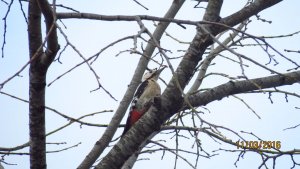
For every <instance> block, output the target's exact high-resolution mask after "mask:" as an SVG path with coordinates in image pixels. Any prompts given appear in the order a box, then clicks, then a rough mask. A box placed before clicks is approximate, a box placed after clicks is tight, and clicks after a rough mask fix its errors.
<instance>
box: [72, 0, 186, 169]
mask: <svg viewBox="0 0 300 169" xmlns="http://www.w3.org/2000/svg"><path fill="white" fill-rule="evenodd" d="M184 1H185V0H180V1H174V2H173V3H172V5H171V7H170V9H169V10H168V11H167V13H166V14H165V16H164V18H174V17H175V15H176V14H177V12H178V11H179V9H180V8H181V6H182V4H183V3H184ZM169 24H170V23H168V22H161V23H159V24H158V26H157V27H156V29H155V31H154V33H153V37H154V38H155V39H156V40H157V41H159V40H160V38H161V37H162V35H163V33H164V32H165V30H166V29H167V27H168V25H169ZM155 48H156V46H155V45H153V44H152V43H148V44H147V46H146V48H145V51H144V53H143V56H147V57H151V56H152V54H153V52H154V50H155ZM147 57H141V58H140V61H139V63H138V66H137V68H136V70H135V73H134V75H133V78H132V80H131V82H130V85H129V87H128V89H127V91H126V93H125V95H124V97H123V99H122V101H121V102H120V105H119V107H118V109H117V111H116V113H115V115H114V116H113V118H112V120H111V122H110V123H109V125H108V127H107V129H106V130H105V132H104V134H103V135H102V136H101V138H100V139H99V140H98V141H97V142H96V144H95V145H94V147H93V148H92V150H91V151H90V152H89V153H88V155H87V156H86V157H85V159H84V160H83V161H82V162H81V164H80V165H79V166H78V169H86V168H90V167H91V166H92V165H93V164H94V163H95V161H96V160H97V158H99V156H100V155H101V154H102V152H103V151H104V149H105V148H106V147H107V146H108V144H109V142H110V141H111V139H112V137H113V136H114V134H115V132H116V130H117V129H118V126H119V124H120V122H121V120H122V118H123V117H124V115H125V113H126V110H127V108H128V105H129V104H130V102H131V99H132V97H133V95H134V92H135V90H136V88H137V87H138V85H139V82H140V79H141V78H142V76H143V72H144V71H145V70H146V68H147V65H148V63H149V61H150V59H149V58H147Z"/></svg>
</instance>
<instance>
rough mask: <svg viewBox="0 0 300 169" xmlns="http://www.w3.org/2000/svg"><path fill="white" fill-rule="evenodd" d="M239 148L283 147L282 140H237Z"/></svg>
mask: <svg viewBox="0 0 300 169" xmlns="http://www.w3.org/2000/svg"><path fill="white" fill-rule="evenodd" d="M235 143H236V146H237V149H239V148H242V149H245V148H248V149H271V148H276V149H280V148H281V142H280V141H262V140H261V141H237V142H235Z"/></svg>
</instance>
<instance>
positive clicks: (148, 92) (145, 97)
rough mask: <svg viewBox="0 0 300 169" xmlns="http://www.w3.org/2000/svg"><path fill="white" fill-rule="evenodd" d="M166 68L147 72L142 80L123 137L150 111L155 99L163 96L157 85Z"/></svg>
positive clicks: (133, 100)
mask: <svg viewBox="0 0 300 169" xmlns="http://www.w3.org/2000/svg"><path fill="white" fill-rule="evenodd" d="M165 68H166V66H164V67H162V68H160V69H153V70H150V71H149V72H146V73H145V74H144V76H143V78H142V83H141V84H140V85H139V87H138V88H137V90H136V92H135V94H134V97H133V99H132V102H131V107H130V110H129V115H128V118H127V122H126V126H125V128H124V131H123V134H122V136H124V135H125V133H126V132H127V131H128V130H129V129H130V127H131V126H133V124H134V123H135V122H137V121H138V120H139V119H140V118H141V117H142V116H143V115H144V113H146V112H147V111H148V109H149V108H150V106H151V103H152V101H153V99H154V97H157V96H160V95H161V90H160V86H159V84H158V83H157V80H158V77H159V75H160V73H161V72H162V71H163V70H164V69H165Z"/></svg>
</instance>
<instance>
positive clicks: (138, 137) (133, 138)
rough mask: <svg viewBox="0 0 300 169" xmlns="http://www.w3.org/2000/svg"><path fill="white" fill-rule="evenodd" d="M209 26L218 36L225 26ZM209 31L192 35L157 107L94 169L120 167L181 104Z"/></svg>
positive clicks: (246, 12)
mask: <svg viewBox="0 0 300 169" xmlns="http://www.w3.org/2000/svg"><path fill="white" fill-rule="evenodd" d="M220 2H221V1H220ZM220 2H212V0H210V1H209V3H219V5H221V4H222V3H220ZM278 2H280V1H278V0H264V1H263V0H256V1H255V2H254V3H252V4H250V5H249V6H247V7H245V8H243V9H242V10H240V11H241V14H240V15H239V17H237V16H236V15H233V16H232V18H235V20H232V18H231V17H229V18H226V19H224V20H221V22H222V21H223V23H225V24H227V25H229V26H234V25H236V24H238V23H241V22H242V21H244V20H246V19H247V18H249V17H250V16H252V15H255V14H257V13H258V12H259V11H262V10H263V9H266V8H268V7H270V6H272V5H274V4H276V3H278ZM257 5H259V6H257ZM208 6H210V4H208ZM211 6H212V7H213V8H214V9H218V4H211ZM249 7H250V8H249ZM219 9H220V8H219ZM216 11H217V12H216ZM218 12H219V11H218V10H215V12H214V16H216V14H217V13H218ZM224 21H226V22H224ZM212 26H214V25H205V28H206V29H207V30H210V31H211V32H210V34H212V35H217V34H218V33H220V32H222V31H224V30H226V29H228V28H225V27H221V26H214V27H212ZM210 34H207V33H201V32H200V33H199V32H198V33H197V35H196V36H195V37H194V39H193V41H192V43H191V45H190V47H189V49H188V51H187V53H186V54H185V55H184V57H183V59H182V61H181V63H180V64H179V66H178V68H177V70H176V77H175V75H174V77H173V78H172V79H171V81H170V82H169V84H168V86H167V88H166V90H165V91H164V93H163V95H162V97H161V100H162V103H161V108H159V110H158V109H157V108H155V107H153V106H152V107H151V108H150V110H149V111H148V112H147V113H146V114H145V115H143V116H142V117H141V119H140V120H139V121H138V122H136V123H135V125H134V126H133V127H132V128H131V129H130V130H129V131H128V134H126V135H125V136H124V137H123V138H121V140H120V141H119V142H118V143H117V144H116V145H115V146H114V147H113V148H112V150H111V151H110V152H109V153H108V154H107V155H106V156H105V157H104V158H103V159H102V161H101V162H100V163H99V164H98V165H97V166H96V168H98V169H106V168H110V169H118V168H120V167H121V166H122V165H123V164H124V162H125V161H126V160H127V159H128V158H129V156H130V155H131V154H132V153H134V152H135V151H137V150H138V148H139V146H140V145H141V144H142V143H143V142H144V141H145V140H146V139H147V138H148V136H150V134H151V133H152V132H153V131H155V130H158V126H160V125H161V124H163V122H164V121H166V120H167V119H169V118H170V117H171V116H172V115H173V114H174V113H176V112H177V111H178V110H179V109H180V108H181V105H182V104H183V97H182V93H181V92H180V90H179V87H181V89H184V88H185V86H186V85H187V83H188V82H189V80H190V78H191V77H192V76H193V74H194V70H195V67H196V66H197V64H198V62H199V61H200V60H201V59H202V55H203V53H204V51H205V50H206V49H207V47H208V46H209V45H211V44H212V42H213V41H212V38H211V37H210ZM178 82H179V85H180V86H179V87H178V86H177V84H178Z"/></svg>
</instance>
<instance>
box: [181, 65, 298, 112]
mask: <svg viewBox="0 0 300 169" xmlns="http://www.w3.org/2000/svg"><path fill="white" fill-rule="evenodd" d="M283 75H284V76H281V75H274V76H268V77H262V78H256V79H249V80H243V81H237V82H233V81H229V82H227V83H225V84H222V85H220V86H217V87H214V88H213V89H210V90H208V91H205V92H203V93H196V94H193V95H191V96H190V97H189V101H190V103H191V104H192V105H193V106H195V107H197V106H203V105H206V104H207V103H210V102H212V101H214V100H221V99H222V98H224V97H227V96H230V95H233V94H241V93H245V92H249V91H253V90H259V89H265V88H271V87H278V86H283V85H291V84H294V83H297V82H300V71H295V72H291V73H286V74H283ZM258 86H259V88H258ZM185 109H189V107H187V106H185Z"/></svg>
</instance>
